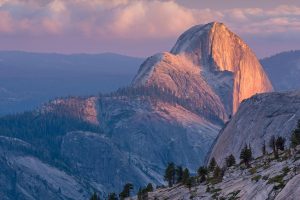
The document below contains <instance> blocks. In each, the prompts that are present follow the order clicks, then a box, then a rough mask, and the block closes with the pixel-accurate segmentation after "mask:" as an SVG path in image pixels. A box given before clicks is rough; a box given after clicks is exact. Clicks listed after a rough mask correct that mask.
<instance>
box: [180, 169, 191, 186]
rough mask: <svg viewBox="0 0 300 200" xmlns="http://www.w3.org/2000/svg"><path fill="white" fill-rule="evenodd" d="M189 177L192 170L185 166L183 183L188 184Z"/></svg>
mask: <svg viewBox="0 0 300 200" xmlns="http://www.w3.org/2000/svg"><path fill="white" fill-rule="evenodd" d="M189 179H190V172H189V170H188V168H185V169H184V170H183V175H182V183H183V184H184V185H188V183H189Z"/></svg>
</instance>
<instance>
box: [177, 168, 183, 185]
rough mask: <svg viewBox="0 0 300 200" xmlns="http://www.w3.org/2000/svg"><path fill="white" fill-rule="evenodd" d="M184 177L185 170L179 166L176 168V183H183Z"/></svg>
mask: <svg viewBox="0 0 300 200" xmlns="http://www.w3.org/2000/svg"><path fill="white" fill-rule="evenodd" d="M182 176H183V169H182V167H181V166H178V167H177V168H176V182H177V183H181V182H182Z"/></svg>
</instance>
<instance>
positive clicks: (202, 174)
mask: <svg viewBox="0 0 300 200" xmlns="http://www.w3.org/2000/svg"><path fill="white" fill-rule="evenodd" d="M207 175H208V170H207V168H206V167H204V166H201V167H199V169H198V176H199V177H200V182H201V183H202V182H204V181H206V179H207V178H206V177H207Z"/></svg>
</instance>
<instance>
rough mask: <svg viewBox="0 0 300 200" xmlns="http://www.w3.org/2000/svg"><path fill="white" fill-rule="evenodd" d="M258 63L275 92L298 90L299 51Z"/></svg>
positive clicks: (278, 55) (285, 53) (299, 82)
mask: <svg viewBox="0 0 300 200" xmlns="http://www.w3.org/2000/svg"><path fill="white" fill-rule="evenodd" d="M260 62H261V64H262V66H263V68H264V70H265V71H266V73H267V75H268V76H269V78H270V80H271V82H272V84H273V86H274V89H275V90H276V91H289V90H299V89H300V79H299V76H300V50H298V51H289V52H282V53H279V54H276V55H274V56H271V57H268V58H264V59H262V60H261V61H260Z"/></svg>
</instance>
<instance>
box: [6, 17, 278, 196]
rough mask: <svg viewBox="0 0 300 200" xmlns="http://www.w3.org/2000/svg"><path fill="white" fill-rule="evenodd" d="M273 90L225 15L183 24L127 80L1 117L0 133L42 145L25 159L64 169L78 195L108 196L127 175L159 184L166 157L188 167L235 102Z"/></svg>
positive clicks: (138, 182)
mask: <svg viewBox="0 0 300 200" xmlns="http://www.w3.org/2000/svg"><path fill="white" fill-rule="evenodd" d="M271 90H272V86H271V84H270V82H269V80H268V78H267V77H266V75H265V74H264V71H263V70H262V68H261V66H260V65H259V63H258V61H257V59H256V57H255V55H254V54H253V53H252V51H251V50H250V48H249V47H247V45H246V44H245V43H244V42H242V40H241V39H239V38H238V37H237V36H236V35H234V34H233V33H231V32H230V31H229V30H228V29H227V28H226V27H225V26H224V25H223V24H220V23H210V24H207V25H203V26H195V27H193V28H191V29H190V30H188V31H187V32H185V33H184V34H183V35H182V36H180V38H179V39H178V41H177V43H176V45H175V46H174V48H173V49H172V50H171V51H170V52H169V53H168V52H166V53H161V54H156V55H154V56H152V57H150V58H148V59H147V60H146V61H145V62H144V63H143V64H142V66H141V67H140V69H139V72H138V74H137V75H136V77H135V78H134V80H133V83H132V85H131V86H129V87H127V88H122V89H119V90H118V91H116V92H113V93H111V94H105V95H99V96H94V97H70V98H65V99H57V100H55V101H52V102H51V103H49V104H47V105H45V106H44V107H42V109H40V110H38V111H33V112H31V113H24V114H23V115H17V116H12V117H6V118H2V119H1V118H0V135H3V136H6V137H8V138H18V139H21V140H22V141H24V142H27V143H29V144H30V145H32V149H36V150H35V151H36V152H42V153H39V154H37V153H35V152H33V153H30V154H29V155H27V156H28V157H29V156H30V160H32V159H31V157H34V158H35V157H36V158H37V159H39V160H42V161H43V162H45V163H43V166H44V164H45V165H46V164H47V166H49V167H51V168H55V169H56V168H59V169H68V171H67V170H66V174H67V175H68V176H70V177H73V179H74V182H76V183H77V184H76V185H78V186H76V188H78V189H79V190H83V191H84V192H83V194H84V195H85V194H88V193H89V191H88V189H87V188H89V189H90V190H91V191H93V190H95V191H98V192H100V193H101V194H102V195H103V196H105V197H107V193H109V192H120V191H121V190H122V187H123V185H124V184H125V183H127V182H130V183H133V184H134V186H135V188H136V189H138V188H139V187H140V186H143V187H144V186H146V184H148V183H149V182H151V183H153V184H154V185H161V184H164V178H163V173H164V170H165V167H166V165H167V164H168V162H174V163H176V165H181V166H184V167H187V168H189V169H190V171H191V172H193V173H195V172H196V170H197V169H198V167H199V166H200V165H203V163H204V161H205V160H204V159H205V157H206V155H207V153H208V152H209V150H210V147H211V145H212V143H213V141H214V140H215V138H216V137H217V135H218V132H219V131H220V129H221V128H222V126H223V125H224V123H226V121H227V120H228V119H229V118H230V115H231V114H232V113H234V112H235V110H236V109H237V107H238V105H239V102H240V101H241V100H242V99H244V98H247V97H250V96H251V95H253V94H255V93H260V92H268V91H271ZM16 121H17V123H16ZM16 124H17V125H16ZM1 130H2V131H1ZM41 144H42V145H41ZM0 150H1V149H0ZM37 155H39V157H37ZM21 157H24V156H22V155H21ZM7 159H8V160H9V158H7ZM22 160H24V159H23V158H22ZM35 160H36V159H35ZM41 166H42V164H41ZM12 171H15V168H12ZM30 172H31V171H29V172H28V173H30ZM57 174H62V173H57ZM33 176H35V174H33ZM57 176H58V175H57ZM79 177H80V181H79V180H78V179H79ZM14 180H15V179H14ZM16 180H19V179H18V177H17V178H16ZM59 180H60V179H59ZM81 180H82V182H83V183H82V182H81ZM12 181H13V180H12ZM86 182H87V183H89V185H87V186H85V184H84V183H86ZM16 184H18V183H16ZM36 185H38V184H36ZM62 185H63V184H62ZM0 189H1V188H0ZM68 191H69V189H68V190H62V192H65V193H67V192H68ZM0 192H1V190H0ZM26 192H27V190H25V191H24V190H22V191H20V193H26ZM29 194H31V193H29ZM51 195H52V194H51ZM84 195H83V196H84ZM65 196H66V195H65ZM83 196H82V197H78V199H86V198H83ZM38 197H40V196H38ZM84 197H85V196H84ZM43 198H45V199H47V197H43ZM67 198H68V196H66V197H64V198H63V197H62V199H67ZM48 199H49V198H48ZM54 199H55V198H54Z"/></svg>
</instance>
